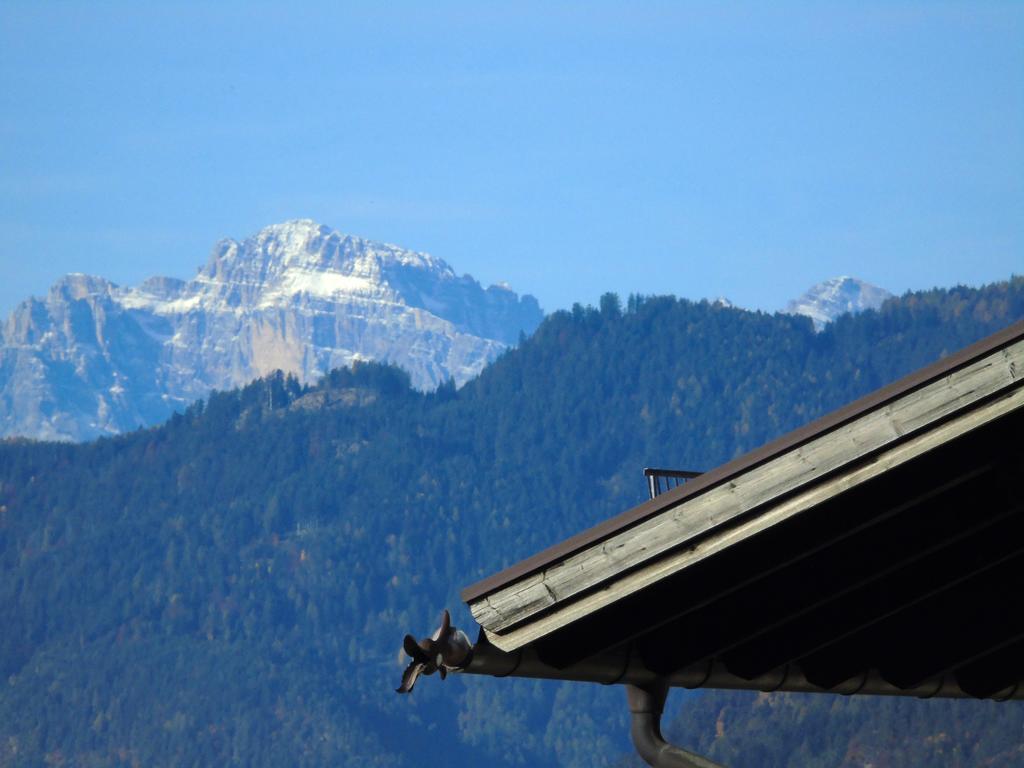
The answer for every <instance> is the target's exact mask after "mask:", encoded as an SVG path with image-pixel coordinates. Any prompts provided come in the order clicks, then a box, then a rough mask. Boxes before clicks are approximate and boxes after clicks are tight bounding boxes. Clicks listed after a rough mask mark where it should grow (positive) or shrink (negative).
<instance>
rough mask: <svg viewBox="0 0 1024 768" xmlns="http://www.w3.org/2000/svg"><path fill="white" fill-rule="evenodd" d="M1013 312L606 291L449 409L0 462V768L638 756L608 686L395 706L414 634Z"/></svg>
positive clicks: (6, 450) (273, 424)
mask: <svg viewBox="0 0 1024 768" xmlns="http://www.w3.org/2000/svg"><path fill="white" fill-rule="evenodd" d="M1022 317H1024V279H1020V278H1015V279H1014V280H1012V281H1010V282H1009V283H1002V284H997V285H993V286H989V287H986V288H983V289H978V290H976V289H966V288H957V289H952V290H948V291H945V290H936V291H930V292H926V293H919V294H911V295H907V296H905V297H903V298H901V299H897V300H894V301H891V302H889V303H887V304H886V305H885V306H884V307H883V308H882V309H881V310H880V311H878V312H873V311H872V312H866V313H864V314H862V315H858V316H856V317H844V318H841V319H840V320H839V321H837V322H835V323H833V324H831V325H829V326H828V327H827V328H826V330H825V331H823V332H822V333H817V334H816V333H815V332H814V331H813V329H812V325H811V321H810V320H808V319H807V318H801V317H794V316H788V315H773V316H770V315H765V314H762V313H752V312H746V311H742V310H737V309H732V308H725V307H721V306H715V305H711V304H708V303H707V302H700V303H694V302H689V301H684V300H677V299H673V298H669V297H658V298H646V299H642V298H637V297H631V298H630V299H628V300H627V302H626V303H625V306H623V305H622V304H621V303H620V301H619V300H618V298H617V297H615V296H613V295H611V294H609V295H606V296H605V297H603V298H602V300H601V302H600V306H599V307H598V308H583V307H576V308H574V310H573V311H572V312H560V313H555V314H554V315H552V316H550V317H549V318H548V319H547V320H546V321H545V322H544V323H543V324H542V325H541V327H540V328H539V329H538V330H537V332H536V333H535V334H534V335H533V336H532V337H531V338H529V339H527V340H524V341H523V342H522V343H521V344H520V346H519V348H517V349H515V350H512V351H510V352H508V353H507V354H505V355H504V356H503V357H501V358H499V359H498V360H497V361H496V362H495V363H494V364H492V365H491V366H490V367H489V368H487V369H486V370H485V371H484V373H483V374H482V375H481V376H480V377H479V378H478V379H476V380H474V381H472V382H470V383H469V384H468V385H466V386H465V387H463V388H462V389H460V390H455V388H454V387H453V386H443V387H441V388H440V389H439V390H438V391H437V392H435V393H431V394H423V393H421V392H418V391H416V390H414V389H412V388H411V387H410V386H409V381H408V377H407V376H405V375H404V374H402V373H401V372H399V371H397V370H396V369H392V368H387V367H384V366H379V365H361V366H359V367H357V368H356V369H354V370H339V371H335V372H334V373H332V374H331V375H329V376H328V377H327V378H325V379H324V380H323V381H322V382H321V383H320V384H319V385H317V386H314V387H302V386H300V385H299V384H298V383H297V382H296V381H294V380H292V379H289V378H286V377H284V376H280V375H278V376H273V377H270V378H268V379H265V380H262V381H258V382H255V383H253V384H252V385H250V386H248V387H245V388H244V389H241V390H237V391H232V392H226V393H218V394H214V395H213V396H211V397H210V398H209V400H208V401H207V402H205V403H202V404H197V405H195V406H193V407H192V408H190V409H189V410H188V411H187V412H186V413H184V414H183V415H179V416H175V417H174V418H172V419H171V420H170V421H169V422H168V423H167V424H166V425H164V426H162V427H159V428H155V429H149V430H145V431H139V432H135V433H132V434H128V435H124V436H121V437H118V438H115V439H108V440H101V441H98V442H96V443H91V444H86V445H66V444H46V443H32V442H28V441H20V440H17V441H7V442H4V443H2V444H0V627H2V628H3V631H2V633H0V681H3V685H2V686H0V766H8V765H10V766H21V765H26V766H28V765H33V766H34V765H39V764H41V763H44V762H45V763H50V764H58V765H59V764H67V765H86V766H88V765H145V766H150V765H216V764H237V765H257V766H260V765H266V766H270V765H288V766H290V765H353V766H356V765H358V766H363V765H382V766H384V765H387V766H392V765H394V766H398V765H404V766H432V765H453V764H455V765H459V764H468V763H469V761H470V760H478V761H481V762H486V763H488V764H495V765H538V766H548V765H550V766H554V765H580V766H582V765H599V764H602V762H605V761H610V762H611V761H618V760H621V759H622V755H623V754H624V753H626V752H627V751H628V750H629V746H628V733H627V725H626V712H625V706H624V703H623V698H624V697H623V695H622V692H621V690H618V689H616V688H601V687H598V686H582V685H572V684H561V685H559V684H554V683H532V682H513V681H508V680H501V681H492V680H485V679H475V678H474V679H461V678H459V677H458V676H454V677H449V679H448V680H447V681H444V682H441V681H440V680H439V679H437V678H432V679H429V680H426V681H423V683H421V684H420V685H419V686H418V687H417V689H416V692H415V694H414V695H412V696H411V697H398V696H396V695H395V694H394V692H393V690H394V687H395V686H396V685H397V683H398V679H399V676H400V674H401V669H402V664H401V661H400V659H399V650H400V643H401V638H402V636H403V634H404V633H405V632H407V631H413V632H415V633H416V634H421V633H423V632H426V631H427V630H429V629H432V628H433V626H434V625H435V623H436V620H437V615H438V613H439V611H440V609H441V608H442V607H444V606H448V607H450V608H453V609H456V610H454V617H455V622H456V624H458V625H460V626H467V625H469V623H470V622H469V618H468V613H467V612H466V611H465V610H463V609H462V606H461V604H460V603H459V601H458V590H459V588H461V587H462V586H464V585H466V584H468V583H470V582H472V581H475V580H476V579H478V578H479V577H482V576H484V575H487V574H488V573H491V572H493V571H495V570H497V569H499V568H501V567H503V566H505V565H508V564H511V563H512V562H513V561H515V560H517V559H519V558H521V557H523V556H526V555H529V554H531V553H533V552H535V551H536V550H537V549H539V548H541V547H543V546H546V545H548V544H551V543H553V542H555V541H557V540H559V539H561V538H564V537H565V536H567V535H569V534H571V533H573V532H575V531H577V530H579V529H580V528H583V527H585V526H588V525H591V524H593V523H595V522H597V521H599V520H601V519H603V518H605V517H608V516H610V515H612V514H615V513H617V512H620V511H622V510H623V509H625V508H627V507H629V506H631V505H633V504H635V503H637V502H639V501H641V500H642V498H643V496H644V493H645V486H644V482H643V478H642V476H641V474H640V470H641V468H642V467H643V466H645V465H665V466H678V467H681V468H691V469H706V468H710V467H713V466H715V465H717V464H719V463H721V462H722V461H724V460H727V459H729V458H731V457H733V456H735V455H737V454H739V453H742V452H744V451H746V450H748V449H750V448H753V447H756V446H757V445H759V444H761V443H763V442H765V441H766V440H768V439H770V438H772V437H774V436H776V435H778V434H780V433H782V432H784V431H786V430H788V429H791V428H793V427H796V426H799V425H800V424H803V423H805V422H806V421H808V420H810V419H813V418H814V417H816V416H819V415H821V414H822V413H825V412H827V411H828V410H830V409H832V408H835V407H837V406H839V405H842V404H843V403H845V402H847V401H849V400H851V399H853V398H855V397H857V396H859V395H861V394H864V393H866V392H868V391H870V390H872V389H875V388H876V387H878V386H880V385H882V384H885V383H887V382H889V381H891V380H893V379H895V378H897V377H898V376H900V375H902V374H904V373H908V372H910V371H911V370H914V369H916V368H918V367H920V366H922V365H924V364H926V363H928V362H931V361H933V360H935V359H937V358H939V357H940V356H942V355H944V354H947V353H950V352H952V351H955V350H956V349H959V348H961V347H963V346H965V345H966V344H968V343H970V342H972V341H974V340H976V339H978V338H981V337H983V336H985V335H987V334H989V333H991V332H994V331H996V330H998V329H1000V328H1002V327H1004V326H1006V325H1007V324H1009V323H1010V322H1012V321H1014V320H1017V319H1020V318H1022ZM706 701H709V699H706V698H701V697H697V698H695V699H694V702H695V704H694V706H695V707H700V706H701V705H703V704H704V703H705V702H706ZM864 706H867V705H866V704H865V705H864ZM969 706H980V707H985V706H988V705H987V704H985V703H981V704H975V705H969ZM746 709H747V710H749V712H750V713H751V714H750V715H749V716H746V715H743V714H742V713H743V712H744V711H746V710H744V708H743V707H741V706H737V708H736V712H738V713H740V714H739V715H737V716H738V717H740V719H741V720H742V718H743V717H747V721H750V720H751V718H752V717H753V716H754V715H755V714H758V713H759V712H760V710H757V709H756V708H754V707H747V708H746ZM1020 710H1021V708H1020V707H1015V708H1014V709H1013V710H1012V712H1013V713H1016V712H1019V711H1020ZM688 711H690V710H684V713H683V717H684V718H685V717H686V716H687V715H686V712H688ZM692 711H693V715H692V716H693V717H694V718H697V720H695V721H694V722H703V720H700V718H701V717H704V715H701V714H700V712H701V711H703V710H700V709H698V708H695V709H693V710H692ZM885 711H886V710H879V712H880V713H881V714H880V715H879V716H881V717H885V716H886V715H885V714H884V712H885ZM944 711H945V710H936V712H938V713H939V714H938V715H937V716H942V717H944V716H945V715H943V714H942V712H944ZM977 711H980V710H977ZM986 711H988V710H986ZM1013 716H1016V717H1017V718H1018V719H1017V721H1016V722H1017V723H1018V726H1017V728H1018V730H1017V731H1016V733H1017V734H1018V735H1019V723H1020V716H1019V715H1013ZM705 719H706V718H705ZM815 722H817V723H820V722H827V720H826V721H815ZM737 723H739V721H737ZM687 727H689V726H687ZM743 727H744V726H742V725H741V724H737V725H735V726H731V728H732V730H731V731H730V733H732V732H735V733H737V734H742V733H744V730H743ZM815 727H821V726H820V725H816V726H815ZM748 732H749V733H756V730H755V729H753V726H751V727H750V728H749V729H748ZM944 732H945V733H950V734H955V733H958V731H957V730H956V729H955V728H953V727H952V726H951V727H950V728H948V729H947V730H946V731H944ZM1003 732H1004V731H1001V732H1000V734H1001V733H1003ZM857 733H860V731H858V732H857ZM1013 733H1014V732H1011V733H1010V736H1009V737H1008V738H1015V736H1014V735H1013ZM913 734H914V736H913V737H914V738H918V735H917V734H918V732H917V731H913ZM1000 734H986V735H984V737H985V738H995V739H998V738H1000V737H1001V735H1000ZM925 737H926V736H925V735H924V734H923V732H922V735H920V738H925ZM739 738H740V737H739V736H737V739H739ZM964 738H966V737H964ZM974 738H981V737H980V736H978V734H977V733H975V734H974ZM730 743H731V742H730ZM735 743H736V744H741V743H744V744H745V743H746V742H742V740H739V741H736V742H735ZM722 748H723V749H724V748H725V747H722ZM782 748H783V745H780V747H779V749H780V750H781V749H782ZM830 749H831V747H830ZM837 749H838V748H837ZM728 754H729V755H732V754H733V753H731V752H730V753H728ZM830 754H831V752H830ZM730 759H732V758H731V757H730ZM742 764H744V763H740V762H739V761H736V765H737V766H739V765H742ZM746 764H750V765H753V764H755V763H746ZM756 764H757V765H763V766H768V765H776V764H777V765H787V764H789V763H786V762H781V761H780V762H776V763H773V762H770V761H768V760H767V759H766V760H765V761H763V762H759V763H756ZM794 764H795V763H794ZM804 764H806V765H810V764H811V763H804ZM820 764H821V765H823V766H824V765H841V764H842V765H867V764H868V762H853V763H850V762H848V763H838V762H835V763H832V762H822V763H820ZM873 764H875V765H884V764H885V763H883V762H875V763H873ZM892 764H894V765H896V764H901V765H902V764H904V763H900V762H896V763H892ZM907 764H909V763H907ZM919 764H921V765H924V763H919ZM950 764H952V763H950ZM963 764H964V765H969V764H975V763H963ZM977 764H981V763H977ZM1002 764H1007V763H1002Z"/></svg>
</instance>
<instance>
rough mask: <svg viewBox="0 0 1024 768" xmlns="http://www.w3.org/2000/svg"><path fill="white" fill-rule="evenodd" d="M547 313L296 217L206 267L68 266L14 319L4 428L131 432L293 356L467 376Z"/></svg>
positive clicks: (331, 364)
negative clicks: (81, 269)
mask: <svg viewBox="0 0 1024 768" xmlns="http://www.w3.org/2000/svg"><path fill="white" fill-rule="evenodd" d="M542 317H543V313H542V312H541V309H540V306H539V305H538V304H537V301H536V299H534V298H533V297H532V296H523V297H519V296H517V295H516V294H515V293H514V292H512V291H511V290H509V289H508V288H506V287H503V286H491V287H489V288H487V289H484V288H483V287H482V286H481V285H480V284H479V283H478V282H476V281H475V280H474V279H473V278H472V277H470V276H468V275H463V276H461V277H460V276H458V275H456V274H455V272H454V271H453V270H452V268H451V267H450V266H448V264H446V263H445V262H444V261H442V260H441V259H438V258H436V257H433V256H430V255H428V254H425V253H416V252H413V251H408V250H405V249H402V248H400V247H398V246H394V245H387V244H384V243H378V242H373V241H369V240H364V239H361V238H358V237H353V236H350V235H344V234H342V233H340V232H337V231H335V230H332V229H330V228H329V227H325V226H321V225H319V224H317V223H315V222H313V221H309V220H297V221H289V222H286V223H283V224H278V225H274V226H270V227H267V228H266V229H263V230H261V231H260V232H258V233H257V234H256V235H254V236H252V237H250V238H247V239H246V240H244V241H242V242H238V241H235V240H224V241H221V242H220V243H218V244H217V245H216V246H215V247H214V250H213V253H212V254H211V256H210V259H209V261H208V262H207V264H206V266H205V267H203V268H202V269H201V270H200V271H199V273H198V274H197V275H196V277H195V278H194V279H192V280H190V281H183V280H177V279H173V278H166V277H157V278H152V279H150V280H147V281H146V282H144V283H143V284H142V285H139V286H136V287H120V286H117V285H115V284H114V283H111V282H109V281H108V280H104V279H103V278H100V277H91V276H87V275H80V274H76V275H68V276H67V277H65V278H63V279H61V280H60V281H59V282H58V283H57V284H56V285H54V286H53V287H52V288H51V289H50V292H49V294H48V295H47V296H46V297H45V298H41V299H40V298H32V299H29V300H27V301H25V302H23V303H22V304H21V305H19V306H18V307H17V309H16V310H15V311H14V312H13V313H12V314H11V316H10V317H9V318H8V320H7V322H6V323H5V324H4V325H3V327H2V347H0V435H2V436H11V435H23V436H28V437H35V438H42V439H57V440H85V439H91V438H94V437H97V436H100V435H109V434H116V433H119V432H123V431H127V430H132V429H135V428H137V427H139V426H148V425H152V424H156V423H158V422H160V421H162V420H163V419H165V418H167V417H168V416H169V415H170V414H171V412H172V411H174V410H175V409H180V408H181V407H182V406H184V405H186V404H187V403H189V402H192V401H194V400H197V399H199V398H202V397H205V396H206V395H207V394H208V393H209V392H211V391H212V390H215V389H216V390H223V389H230V388H233V387H237V386H239V385H241V384H244V383H246V382H248V381H251V380H252V379H254V378H256V377H259V376H264V375H266V374H268V373H270V372H272V371H274V370H277V369H281V370H283V371H286V372H289V373H293V374H295V375H296V376H297V377H298V378H299V379H300V380H301V381H303V382H309V381H313V380H316V379H318V378H319V377H320V376H322V375H323V374H325V373H326V372H327V371H329V370H331V369H332V368H337V367H340V366H349V365H351V364H352V363H353V362H355V361H357V360H380V361H386V362H391V363H395V364H397V365H399V366H401V367H402V368H404V369H405V370H407V371H408V372H409V374H410V375H411V377H412V381H413V384H414V385H415V386H416V387H418V388H420V389H432V388H434V387H436V386H437V385H438V384H439V383H441V382H443V381H445V380H447V379H449V378H452V379H454V380H455V382H456V384H462V383H464V382H465V381H467V380H468V379H470V378H472V377H473V376H475V375H476V374H477V373H479V372H480V370H481V369H482V368H483V367H484V365H486V364H487V363H488V362H489V361H491V360H492V359H494V358H495V357H496V356H497V355H498V354H499V353H500V352H502V351H503V350H504V349H506V348H507V347H508V346H509V345H510V344H514V343H515V342H516V340H517V339H518V337H519V334H520V333H521V332H525V333H531V332H532V331H533V330H534V329H535V328H536V326H537V325H538V323H540V321H541V319H542Z"/></svg>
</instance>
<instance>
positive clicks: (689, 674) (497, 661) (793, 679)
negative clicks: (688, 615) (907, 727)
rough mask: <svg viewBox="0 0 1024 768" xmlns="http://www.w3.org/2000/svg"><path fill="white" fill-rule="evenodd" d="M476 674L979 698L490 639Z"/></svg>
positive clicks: (473, 661)
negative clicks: (659, 668) (564, 662)
mask: <svg viewBox="0 0 1024 768" xmlns="http://www.w3.org/2000/svg"><path fill="white" fill-rule="evenodd" d="M452 671H453V672H462V673H466V674H471V675H493V676H495V677H530V678H539V679H548V680H576V681H579V682H589V683H603V684H605V685H612V684H616V683H623V684H631V685H636V686H649V685H652V684H655V683H657V682H658V681H659V680H662V679H664V680H665V681H666V682H667V684H668V685H669V686H671V687H676V688H723V689H726V690H747V691H793V692H798V693H837V694H843V695H847V696H849V695H852V694H870V695H875V696H913V697H916V698H924V699H930V698H952V699H971V698H976V697H974V696H971V695H970V694H968V693H966V692H965V691H964V690H963V689H961V688H960V685H959V684H958V683H957V681H956V678H955V677H954V676H953V675H951V674H942V675H936V676H935V677H933V678H930V679H928V680H925V681H924V682H922V683H921V684H919V685H916V686H914V687H913V688H898V687H896V686H895V685H893V684H892V683H890V682H888V681H886V680H885V679H884V678H883V677H882V676H881V675H880V674H879V673H878V672H877V671H875V670H865V671H864V672H863V673H861V674H859V675H855V676H854V677H851V678H850V679H849V680H845V681H843V682H842V683H839V684H838V685H836V686H834V687H832V688H821V687H820V686H817V685H815V684H814V683H812V682H811V681H810V680H808V679H807V677H806V676H805V675H804V673H803V671H802V670H801V669H800V668H799V666H797V665H795V664H788V665H786V666H782V667H779V668H777V669H774V670H772V671H771V672H768V673H766V674H763V675H760V676H758V677H755V678H753V679H750V680H748V679H746V678H742V677H739V676H738V675H734V674H732V673H731V672H729V670H728V669H727V668H726V667H725V665H723V664H721V663H720V662H710V661H709V662H703V663H700V664H694V665H691V666H689V667H684V668H683V669H679V670H676V671H675V672H673V673H671V674H669V675H667V676H664V677H663V676H660V675H658V674H656V673H655V672H653V671H652V670H650V669H648V668H647V666H646V665H645V664H644V663H643V660H642V659H641V658H640V656H639V654H637V653H635V652H633V651H632V649H630V651H629V652H627V653H620V654H616V653H604V654H598V655H596V656H592V657H590V658H587V659H584V660H583V661H580V662H577V663H576V664H572V665H570V666H568V667H565V668H562V669H559V668H558V667H553V666H551V665H549V664H545V663H544V662H543V661H542V660H541V659H540V657H539V656H538V655H537V652H536V651H535V650H534V649H533V648H532V647H531V646H526V647H524V648H521V649H519V650H517V651H513V652H512V653H506V652H505V651H502V650H500V649H498V648H496V647H495V646H493V645H491V644H490V643H489V642H487V640H486V639H485V638H484V637H481V638H480V640H479V642H477V644H476V645H475V646H474V647H473V650H472V652H471V655H470V656H469V660H468V662H466V663H465V665H464V666H462V667H460V668H458V669H453V670H452ZM989 698H991V699H995V700H997V701H1005V700H1007V699H1014V700H1024V685H1020V684H1018V685H1015V686H1010V687H1008V688H1006V689H1004V690H1002V691H999V692H997V693H994V694H992V696H990V697H989Z"/></svg>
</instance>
